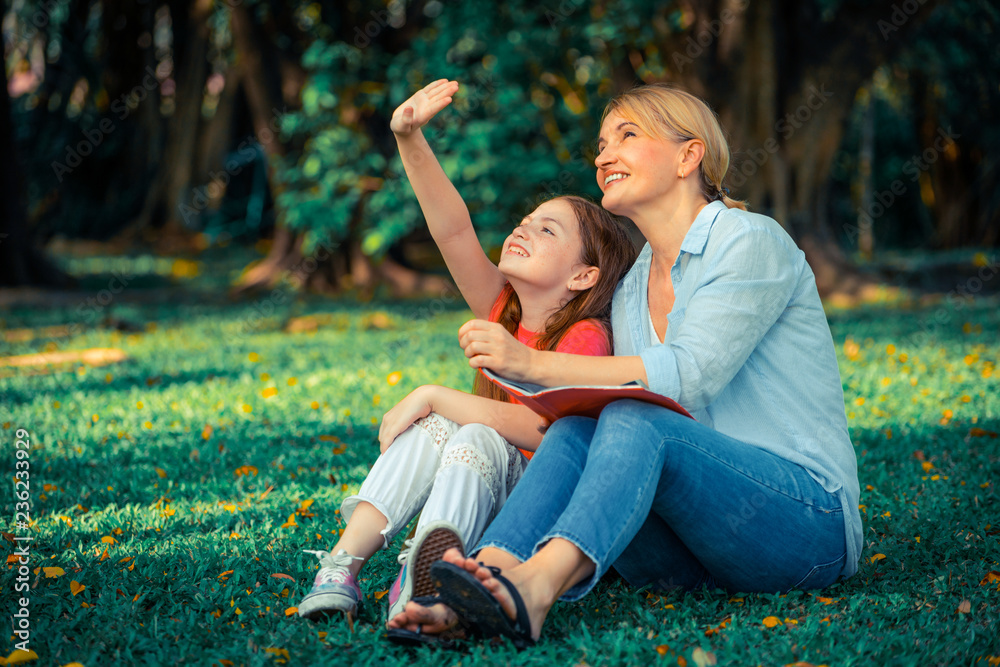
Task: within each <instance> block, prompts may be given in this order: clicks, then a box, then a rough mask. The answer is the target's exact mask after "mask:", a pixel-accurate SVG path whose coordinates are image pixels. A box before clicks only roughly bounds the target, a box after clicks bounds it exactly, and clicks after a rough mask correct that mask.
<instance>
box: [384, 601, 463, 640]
mask: <svg viewBox="0 0 1000 667" xmlns="http://www.w3.org/2000/svg"><path fill="white" fill-rule="evenodd" d="M457 625H458V617H457V616H455V612H453V611H452V610H451V607H448V606H447V605H445V604H436V605H434V606H432V607H425V606H423V605H420V604H417V603H416V602H407V603H406V607H405V608H404V609H403V611H402V612H401V613H399V614H396V615H395V616H394V617H393V618H391V619H389V622H388V623H386V627H387V628H390V629H401V630H409V631H411V632H417V631H420V632H423V633H425V634H429V635H438V634H441V633H442V632H447V631H448V630H451V629H453V628H455V627H456V626H457Z"/></svg>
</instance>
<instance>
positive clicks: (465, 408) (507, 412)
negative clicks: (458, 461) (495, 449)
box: [378, 385, 548, 453]
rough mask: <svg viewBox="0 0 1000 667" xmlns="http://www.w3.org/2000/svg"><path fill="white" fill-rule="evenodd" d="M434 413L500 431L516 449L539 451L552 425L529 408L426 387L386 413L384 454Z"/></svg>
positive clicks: (381, 432)
mask: <svg viewBox="0 0 1000 667" xmlns="http://www.w3.org/2000/svg"><path fill="white" fill-rule="evenodd" d="M432 412H436V413H437V414H439V415H441V416H442V417H445V418H447V419H450V420H452V421H454V422H456V423H458V424H462V425H465V424H483V425H485V426H489V427H491V428H493V429H495V430H496V431H497V433H499V434H500V435H501V436H503V438H504V439H505V440H507V442H509V443H511V444H512V445H514V446H515V447H520V448H521V449H526V450H528V451H532V452H533V451H535V449H537V448H538V445H539V444H540V443H541V442H542V432H541V431H540V430H539V429H543V428H545V427H547V426H548V422H547V421H545V420H544V419H542V418H541V417H539V416H538V415H536V414H535V413H534V412H532V411H531V410H530V409H529V408H527V407H525V406H523V405H518V404H514V403H502V402H500V401H494V400H492V399H489V398H483V397H482V396H476V395H474V394H466V393H465V392H462V391H458V390H455V389H448V388H447V387H439V386H437V385H424V386H422V387H418V388H417V389H415V390H413V391H412V392H410V394H409V395H408V396H407V397H406V398H404V399H403V400H402V401H400V402H399V403H398V404H396V407H394V408H393V409H392V410H389V412H387V413H385V416H384V417H383V418H382V426H381V428H380V429H379V436H378V437H379V444H380V446H381V450H382V452H383V453H384V452H385V450H386V449H388V448H389V445H391V444H392V441H393V440H395V439H396V436H398V435H399V434H400V433H402V432H403V431H405V430H406V429H407V428H409V426H410V425H411V424H412V423H413V422H414V421H416V420H417V419H419V418H421V417H426V416H427V415H429V414H430V413H432Z"/></svg>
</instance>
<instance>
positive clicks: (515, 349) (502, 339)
mask: <svg viewBox="0 0 1000 667" xmlns="http://www.w3.org/2000/svg"><path fill="white" fill-rule="evenodd" d="M458 343H459V345H461V346H462V349H463V350H465V356H467V357H468V358H469V365H470V366H472V367H473V368H488V369H490V370H491V371H493V372H494V373H496V374H497V375H501V376H503V377H505V378H509V379H511V380H520V381H531V378H530V377H529V376H528V374H529V373H530V371H531V361H532V355H533V354H534V352H535V350H532V349H531V348H530V347H528V346H527V345H525V344H523V343H521V342H520V341H519V340H517V339H516V338H514V337H513V336H511V335H510V332H509V331H507V330H506V329H504V328H503V326H502V325H500V324H497V323H496V322H488V321H486V320H469V321H468V322H466V323H465V324H463V325H462V328H461V329H459V330H458Z"/></svg>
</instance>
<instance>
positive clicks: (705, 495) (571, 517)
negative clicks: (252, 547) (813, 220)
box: [394, 85, 862, 646]
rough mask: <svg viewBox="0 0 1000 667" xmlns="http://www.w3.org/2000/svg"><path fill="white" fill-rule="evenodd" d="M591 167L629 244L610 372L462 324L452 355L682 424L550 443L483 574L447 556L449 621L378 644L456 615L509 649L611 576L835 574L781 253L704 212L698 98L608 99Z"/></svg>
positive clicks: (807, 288)
mask: <svg viewBox="0 0 1000 667" xmlns="http://www.w3.org/2000/svg"><path fill="white" fill-rule="evenodd" d="M598 149H599V154H598V156H597V158H596V161H595V162H596V165H597V182H598V184H599V185H600V187H601V189H602V191H603V192H604V196H603V200H602V204H603V205H604V207H605V208H606V209H608V210H609V211H611V212H613V213H616V214H618V215H622V216H626V217H629V218H631V219H632V220H633V221H634V222H635V223H636V225H637V226H638V228H639V230H640V231H641V232H642V233H643V235H644V236H645V238H646V239H647V241H648V243H647V245H646V246H645V248H644V249H643V251H642V253H641V254H640V256H639V259H638V260H637V261H636V264H635V266H634V267H633V269H632V270H631V271H630V272H629V274H628V275H626V277H625V278H624V279H623V280H622V282H621V283H620V284H619V287H618V290H617V292H616V293H615V297H614V301H613V310H612V327H613V334H614V343H615V356H614V357H605V358H587V359H582V358H581V359H574V360H572V363H567V362H568V361H569V360H568V359H567V358H566V357H565V356H564V355H560V354H558V353H553V352H539V351H535V350H530V349H528V348H526V347H524V346H523V345H518V344H516V341H514V340H513V338H512V337H510V335H509V334H507V333H506V332H505V331H503V330H502V329H501V328H500V327H498V326H497V325H495V324H491V323H488V322H484V321H481V320H473V321H471V322H469V323H467V324H466V325H465V326H464V327H463V328H462V330H461V331H460V333H459V336H460V342H461V344H462V347H463V348H464V349H465V353H466V356H467V357H469V363H470V365H471V366H473V367H477V368H479V367H488V368H490V369H492V370H494V371H496V372H497V373H499V374H500V375H503V376H507V377H510V378H514V379H519V380H526V381H530V382H534V383H537V384H542V385H547V386H554V385H568V384H621V383H624V382H628V381H630V380H635V379H636V378H639V379H642V380H643V381H644V382H646V383H647V384H648V385H649V387H650V388H651V389H652V390H653V391H655V392H657V393H661V394H664V395H666V396H669V397H671V398H673V399H675V400H677V401H678V402H679V403H680V404H681V405H683V406H684V407H686V408H687V409H688V410H689V411H690V412H691V413H692V414H693V415H694V417H695V418H696V419H697V421H693V420H690V419H687V418H685V417H682V416H680V415H678V414H677V413H674V412H671V411H669V410H666V409H664V408H660V407H656V406H652V405H649V404H644V403H638V402H635V401H620V402H617V403H614V404H612V405H610V406H608V407H607V408H605V410H604V412H603V413H602V414H601V417H600V419H599V420H593V419H584V418H576V417H574V418H566V419H561V420H559V421H557V422H556V423H554V424H553V425H552V426H551V428H550V429H549V431H548V433H546V435H545V438H544V440H543V443H542V446H541V447H540V448H539V450H538V453H537V454H536V456H535V458H534V459H533V462H532V465H531V468H529V470H528V472H527V473H526V474H525V476H524V478H523V479H522V481H521V482H520V485H519V486H518V487H517V489H516V491H515V492H514V493H513V494H512V495H511V497H510V498H509V499H508V501H507V504H506V505H505V506H504V509H503V511H502V512H501V513H500V515H499V516H498V517H497V518H496V520H495V521H494V523H493V524H492V525H491V526H490V528H489V529H488V530H487V532H486V534H485V535H484V536H483V539H482V540H481V541H480V543H479V547H478V548H479V552H478V555H477V560H478V561H481V562H482V563H484V564H486V565H487V566H492V569H490V568H489V567H484V566H482V565H480V564H479V563H477V560H473V559H471V558H468V559H467V558H463V557H462V556H461V555H460V554H459V553H457V551H455V552H448V553H447V554H446V555H445V558H444V561H443V562H439V563H435V564H434V566H432V572H433V573H434V576H435V577H436V579H437V581H438V588H439V592H440V594H441V597H442V599H443V601H444V602H446V603H447V604H448V605H449V606H450V607H451V609H448V608H447V607H445V606H443V605H436V606H434V607H431V608H420V607H417V606H413V607H408V608H407V610H406V613H405V614H404V615H402V616H401V617H399V618H397V619H395V621H394V622H396V623H398V624H400V627H421V626H422V627H423V629H424V631H425V632H434V631H436V630H439V629H441V628H444V627H447V626H449V625H451V624H454V623H455V622H457V620H456V616H457V619H461V620H463V621H465V622H467V623H470V624H472V625H476V626H478V627H479V629H480V630H481V631H482V632H483V633H485V634H487V635H506V636H509V637H511V638H512V639H513V640H514V641H515V643H517V644H518V645H521V646H523V645H528V644H531V643H532V642H533V641H534V640H536V639H537V638H538V636H539V634H540V632H541V628H542V624H543V623H544V620H545V616H546V614H547V613H548V610H549V608H550V607H551V606H552V604H554V602H555V600H557V599H559V598H560V597H562V598H563V599H565V600H578V599H580V598H581V597H583V596H584V595H586V593H587V592H589V591H590V589H591V588H592V587H593V585H594V584H595V583H596V582H597V581H598V579H599V578H600V577H601V575H602V574H603V573H604V572H605V571H606V570H607V568H608V567H610V566H612V565H613V566H614V567H615V569H616V570H618V571H619V573H621V575H622V576H623V577H624V578H625V579H626V581H628V582H629V583H630V584H632V585H635V586H645V585H650V586H652V587H653V588H658V589H664V588H670V587H675V586H681V587H684V588H695V587H699V586H702V585H708V586H710V587H722V588H726V589H728V590H732V591H742V592H776V591H785V590H788V589H791V588H795V587H798V588H822V587H825V586H829V585H830V584H832V583H834V582H835V581H837V580H838V578H841V577H848V576H851V575H852V574H854V572H855V571H856V570H857V561H858V558H859V554H860V550H861V535H862V533H861V519H860V515H859V513H858V498H859V487H858V479H857V461H856V458H855V455H854V450H853V446H852V445H851V441H850V438H849V435H848V431H847V422H846V419H845V416H844V402H843V390H842V387H841V382H840V375H839V372H838V369H837V361H836V357H835V354H834V346H833V339H832V337H831V335H830V330H829V326H828V324H827V321H826V317H825V315H824V313H823V309H822V307H821V304H820V300H819V296H818V294H817V291H816V282H815V278H814V276H813V273H812V271H811V270H810V268H809V266H808V264H806V262H805V258H804V256H803V253H802V252H801V251H800V250H799V249H798V248H797V247H796V246H795V244H794V242H793V241H792V240H791V238H790V237H789V236H788V235H787V234H786V233H785V232H784V230H782V228H781V227H780V226H779V225H778V224H777V223H776V222H775V221H774V220H772V219H770V218H767V217H765V216H761V215H755V214H750V213H747V212H746V209H745V206H743V205H742V203H740V202H736V201H733V200H732V199H730V198H729V197H727V196H726V194H725V193H726V190H725V189H724V188H723V177H724V175H725V173H726V171H727V169H728V166H729V148H728V146H727V144H726V141H725V138H724V136H723V134H722V130H721V128H720V127H719V125H718V121H717V120H716V118H715V115H714V114H713V113H712V111H711V110H710V109H709V108H708V107H707V106H706V105H705V104H704V102H702V101H701V100H699V99H698V98H696V97H693V96H692V95H689V94H687V93H684V92H681V91H678V90H674V89H671V88H668V87H665V86H660V85H651V86H644V87H641V88H637V89H635V90H633V91H630V92H628V93H625V94H623V95H621V96H620V97H618V98H616V99H614V100H612V102H611V103H610V104H609V106H608V108H607V109H606V110H605V116H604V120H603V122H602V126H601V136H600V139H599V145H598ZM501 570H502V574H500V571H501Z"/></svg>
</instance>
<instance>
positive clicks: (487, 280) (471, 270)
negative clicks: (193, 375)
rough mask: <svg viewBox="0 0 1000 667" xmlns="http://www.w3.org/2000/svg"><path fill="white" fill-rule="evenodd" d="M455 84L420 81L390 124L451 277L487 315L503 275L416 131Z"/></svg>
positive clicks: (477, 311) (476, 308) (468, 300)
mask: <svg viewBox="0 0 1000 667" xmlns="http://www.w3.org/2000/svg"><path fill="white" fill-rule="evenodd" d="M457 90H458V83H457V82H455V81H448V80H446V79H440V80H438V81H435V82H434V83H432V84H430V85H428V86H426V87H425V88H423V89H422V90H420V91H418V92H417V93H416V94H415V95H414V96H413V97H411V98H410V99H408V100H407V101H406V102H404V103H403V104H402V105H400V106H399V108H398V109H396V111H395V112H394V113H393V114H392V122H391V123H390V128H391V129H392V131H393V134H394V135H395V137H396V144H397V146H398V147H399V155H400V157H402V159H403V167H404V169H406V175H407V177H408V178H409V179H410V184H411V185H412V186H413V192H414V193H416V195H417V201H418V202H419V203H420V209H421V210H422V211H423V212H424V217H425V218H426V219H427V227H428V229H429V230H430V232H431V236H432V237H433V238H434V242H435V243H436V244H437V246H438V249H439V250H440V251H441V255H442V256H443V257H444V261H445V264H447V265H448V271H450V272H451V277H452V278H453V279H454V280H455V284H456V285H458V289H459V291H461V292H462V296H463V297H464V298H465V301H466V303H468V304H469V307H470V308H471V309H472V312H473V313H474V314H475V315H476V317H481V318H483V319H487V318H488V317H489V313H490V309H491V308H492V307H493V304H494V302H496V299H497V296H499V295H500V291H501V290H502V289H503V286H504V282H505V280H504V277H503V275H502V274H501V273H500V270H499V269H497V267H496V266H495V265H494V264H493V262H491V261H490V259H489V257H487V256H486V253H485V252H483V248H482V246H481V245H480V244H479V239H478V238H477V237H476V230H475V229H474V228H473V226H472V219H471V218H470V217H469V209H468V207H467V206H466V205H465V202H464V201H462V197H461V195H459V194H458V190H456V189H455V186H454V185H453V184H452V182H451V181H450V180H449V179H448V176H447V175H446V174H445V173H444V170H443V169H442V168H441V164H440V163H439V162H438V160H437V158H436V157H435V156H434V151H432V150H431V147H430V145H429V144H428V143H427V140H426V139H425V138H424V135H423V133H422V132H421V131H420V128H421V127H423V126H424V125H426V124H427V122H428V121H429V120H430V119H431V118H433V117H434V115H435V114H437V113H438V112H439V111H441V110H442V109H444V108H445V107H446V106H448V105H449V104H450V103H451V100H452V97H451V96H452V95H454V94H455V92H456V91H457Z"/></svg>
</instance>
